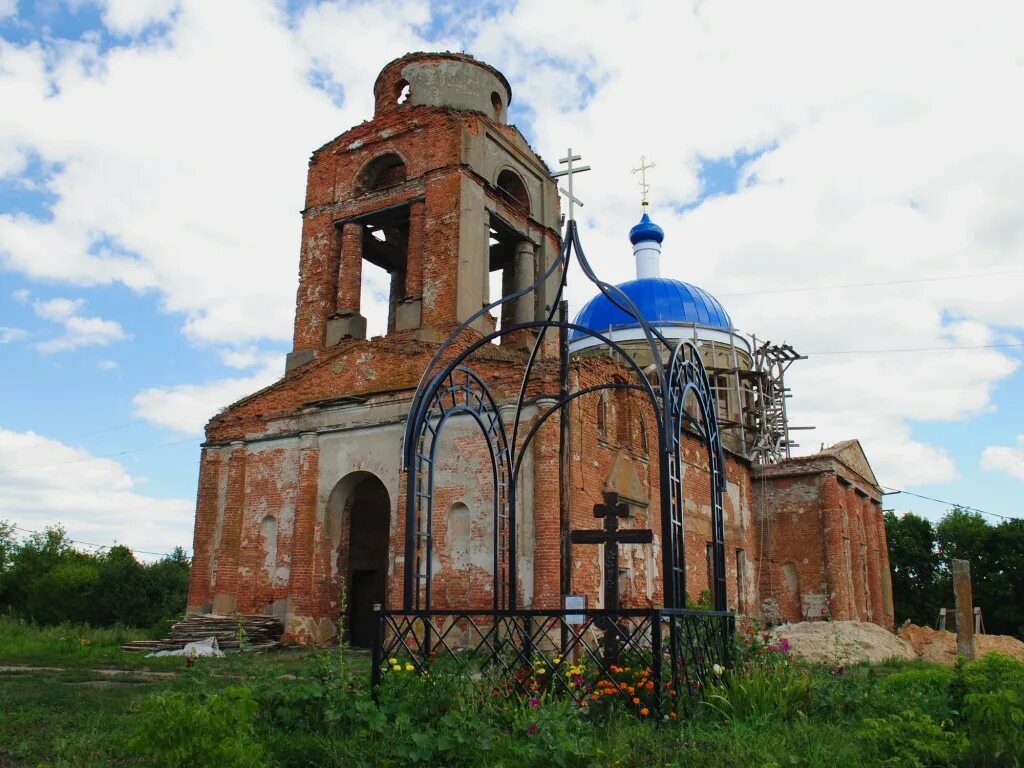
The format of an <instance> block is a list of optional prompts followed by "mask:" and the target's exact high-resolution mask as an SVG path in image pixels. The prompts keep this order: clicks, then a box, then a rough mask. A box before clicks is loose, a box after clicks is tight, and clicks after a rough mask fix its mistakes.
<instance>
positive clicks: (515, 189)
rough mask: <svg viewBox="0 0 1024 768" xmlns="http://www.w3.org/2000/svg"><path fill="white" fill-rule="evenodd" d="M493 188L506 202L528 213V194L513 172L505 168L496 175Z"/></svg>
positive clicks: (524, 185) (517, 175) (521, 181)
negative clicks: (496, 189) (496, 178)
mask: <svg viewBox="0 0 1024 768" xmlns="http://www.w3.org/2000/svg"><path fill="white" fill-rule="evenodd" d="M495 186H496V187H497V188H498V193H499V194H500V195H501V197H503V198H504V199H505V201H506V202H509V203H512V205H513V206H514V207H517V208H521V209H523V210H525V212H526V213H529V212H530V193H529V192H527V191H526V184H524V183H523V180H522V179H521V178H520V177H519V174H517V173H516V172H515V171H510V170H508V169H507V168H506V169H505V170H503V171H502V172H501V173H499V174H498V180H497V182H496V184H495Z"/></svg>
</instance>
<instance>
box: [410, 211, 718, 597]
mask: <svg viewBox="0 0 1024 768" xmlns="http://www.w3.org/2000/svg"><path fill="white" fill-rule="evenodd" d="M574 256H575V258H576V260H577V263H578V264H579V266H580V268H581V270H582V271H583V274H584V275H585V276H586V277H587V279H588V280H589V281H590V282H592V283H593V284H594V285H595V286H596V287H597V288H598V290H599V291H600V292H601V293H602V294H603V295H604V296H605V297H607V298H608V300H609V301H611V302H612V304H613V305H614V306H616V307H618V308H619V309H621V310H622V311H623V312H625V313H626V314H627V315H629V316H630V317H631V318H632V319H633V320H634V321H635V322H636V324H637V326H638V327H639V328H640V329H641V330H642V332H643V336H644V340H645V344H646V347H647V349H648V351H649V353H650V356H651V360H653V361H662V364H659V365H654V366H652V369H653V370H651V369H649V370H648V371H645V370H644V369H643V368H641V367H640V365H639V364H638V363H637V362H636V361H635V360H634V359H633V357H632V356H631V355H629V354H628V353H627V352H626V350H625V349H624V348H623V347H622V346H621V345H620V344H618V343H617V342H615V341H614V340H613V339H611V338H609V336H607V335H605V334H602V333H599V332H597V331H594V330H592V329H590V328H586V327H584V326H580V325H577V324H575V323H572V322H568V321H566V320H560V319H556V313H557V311H558V306H559V303H560V302H561V299H562V296H563V294H564V291H565V286H566V275H567V274H568V267H569V264H570V263H571V261H572V259H573V257H574ZM556 273H557V274H558V276H559V278H560V279H559V283H558V289H557V291H556V294H555V296H554V299H553V300H552V301H551V302H550V304H548V306H547V309H546V312H545V315H544V317H543V319H540V320H533V321H528V322H521V323H516V324H512V325H508V326H503V327H501V328H500V329H498V330H496V331H494V332H492V333H488V334H484V335H480V334H479V333H478V332H477V331H475V330H472V325H473V323H474V322H475V321H476V320H478V319H479V318H481V317H482V316H484V315H485V314H486V313H488V312H490V311H491V310H493V309H495V308H498V307H500V306H502V305H503V304H506V303H508V302H513V301H518V300H519V299H521V298H522V297H524V296H527V295H529V294H536V293H539V292H540V290H541V289H542V287H543V286H544V285H546V284H547V283H548V281H549V280H550V279H551V278H553V277H554V276H555V275H556ZM523 331H529V332H531V333H533V334H535V338H534V339H533V343H532V344H531V347H530V351H529V354H528V356H527V360H526V363H525V366H524V369H523V373H522V376H521V377H520V381H519V386H518V393H517V396H516V397H515V398H514V399H512V400H509V401H507V402H506V403H505V405H506V408H510V407H511V406H514V411H513V413H512V416H511V418H510V420H509V422H508V423H507V424H506V422H505V420H504V419H503V418H502V415H501V411H500V409H499V407H498V406H499V402H498V398H496V397H495V396H494V394H493V393H492V392H491V390H490V389H489V387H488V385H487V383H486V382H485V381H484V379H483V378H482V377H481V376H479V375H478V374H477V373H475V372H474V371H473V370H472V368H471V367H470V365H469V361H470V358H471V357H472V356H473V354H474V353H475V352H477V350H479V349H481V348H483V347H485V346H486V345H489V344H490V343H491V342H492V341H494V340H495V339H499V338H501V337H503V336H506V335H509V334H513V333H521V332H523ZM568 331H575V332H577V333H578V334H580V335H583V336H587V337H591V338H595V339H597V340H598V341H600V342H601V344H603V345H604V346H605V347H607V348H608V349H609V350H611V351H612V352H615V353H616V354H617V356H618V358H619V359H620V360H621V361H622V363H623V365H624V366H625V368H626V369H627V370H628V371H629V373H630V374H631V376H632V377H633V378H634V381H633V382H628V383H607V384H602V385H598V386H594V387H588V388H585V389H582V390H578V391H576V392H569V390H568V383H567V382H566V381H562V387H561V392H560V395H559V397H557V398H553V399H554V404H553V405H550V406H548V407H547V408H546V409H543V410H542V411H538V413H537V415H536V419H535V420H534V422H533V423H532V424H530V425H529V426H528V427H527V425H526V424H525V423H524V421H525V420H524V418H523V416H524V407H526V406H527V405H529V404H530V403H529V401H528V398H527V391H528V387H529V385H530V382H531V380H532V377H533V374H534V372H535V369H536V365H537V360H538V357H539V355H540V349H541V345H542V343H543V342H544V340H545V337H546V335H547V334H548V333H549V332H559V333H561V332H568ZM467 340H468V343H467ZM456 345H458V347H459V349H460V351H458V352H455V349H456ZM665 361H667V362H665ZM565 375H566V374H565V366H563V374H562V376H563V378H564V376H565ZM607 389H620V390H622V389H625V390H632V391H638V392H641V393H642V394H643V395H644V396H645V399H646V401H647V402H648V403H649V405H650V407H651V408H652V410H653V413H654V414H655V416H656V417H657V422H658V430H657V438H658V462H659V468H660V473H659V474H660V487H659V497H660V522H661V529H662V539H663V546H662V588H663V594H664V605H665V608H667V609H672V610H675V609H684V608H685V606H686V578H685V555H686V551H685V536H684V532H685V526H684V504H683V477H682V474H683V473H682V471H681V469H682V443H683V439H684V438H683V435H684V433H689V434H695V435H696V436H697V437H699V438H700V439H701V440H702V442H703V443H704V445H705V448H706V450H707V457H708V469H709V478H710V494H711V500H712V538H713V542H712V543H713V560H714V576H713V582H714V590H713V592H714V603H715V606H714V607H715V609H716V610H717V611H724V610H725V608H726V590H725V542H724V516H723V504H722V497H723V493H724V490H725V483H726V479H725V458H724V456H725V454H724V451H723V449H722V443H721V436H720V434H719V431H718V420H717V414H716V404H715V399H714V396H713V390H712V388H711V385H710V382H709V379H708V376H707V372H706V370H705V369H704V365H703V363H702V361H701V358H700V352H699V350H698V348H697V347H696V346H695V345H694V344H693V342H691V341H688V340H684V341H682V342H680V343H678V344H674V343H673V342H672V341H670V340H669V339H668V338H666V337H665V336H664V334H663V333H662V332H661V331H660V330H659V329H658V328H655V327H653V326H652V325H651V324H650V323H649V322H648V321H647V320H646V319H645V318H644V317H643V315H642V314H641V313H640V311H639V309H638V308H637V306H636V305H635V304H634V303H633V301H632V300H631V299H630V298H629V297H628V296H627V295H626V294H625V293H623V292H622V291H621V290H620V289H619V288H617V287H616V286H614V285H611V284H609V283H606V282H604V281H602V280H601V279H600V278H599V277H598V276H597V275H596V274H595V272H594V270H593V269H592V267H591V265H590V263H589V262H588V261H587V258H586V255H585V254H584V251H583V247H582V245H581V243H580V238H579V231H578V228H577V224H576V221H575V220H572V219H570V220H569V221H568V223H567V224H566V230H565V234H564V237H563V239H562V248H561V251H560V254H559V258H558V259H555V260H552V262H551V264H550V265H549V266H548V267H547V269H545V270H544V271H543V273H541V274H540V275H539V276H538V277H537V279H536V281H535V282H534V283H533V284H532V285H530V286H528V287H526V288H522V289H520V290H518V291H515V292H512V293H510V294H508V295H505V296H502V297H501V298H499V299H498V300H497V301H494V302H491V303H490V304H487V305H485V306H483V307H482V308H481V309H480V310H479V311H478V312H476V313H474V314H473V315H471V316H470V317H469V318H467V319H466V320H465V321H464V322H463V323H462V324H461V325H460V326H458V327H457V328H456V329H455V330H454V331H452V333H451V334H450V335H449V336H448V337H447V339H446V340H445V341H444V342H443V343H442V344H441V345H440V346H439V347H438V349H437V351H436V352H435V353H434V355H433V357H432V358H431V360H430V362H429V363H428V365H427V368H426V370H425V371H424V373H423V375H422V377H421V379H420V382H419V385H418V386H417V389H416V392H415V394H414V396H413V399H412V403H411V407H410V411H409V418H408V420H407V422H406V426H405V437H404V443H403V445H404V448H403V469H404V471H405V472H406V498H405V515H406V541H405V583H404V604H405V610H406V611H413V610H430V609H431V604H430V598H431V588H430V582H431V578H432V575H433V574H432V563H431V561H432V555H433V549H432V548H433V538H432V530H433V527H432V526H433V523H432V519H431V518H432V516H433V489H434V467H435V458H436V457H435V450H436V446H437V444H438V436H439V435H440V432H441V430H442V428H443V427H444V425H445V424H446V423H447V421H448V420H449V419H450V418H451V417H452V416H454V415H457V414H468V415H470V416H471V417H472V418H473V419H475V420H476V422H477V424H478V425H479V426H480V429H481V431H482V433H483V435H484V438H485V440H486V441H487V444H488V450H489V455H490V462H491V471H492V490H493V492H494V497H493V498H494V502H493V505H492V515H493V519H492V522H493V531H494V536H493V539H494V560H493V573H492V579H493V584H492V586H493V595H494V609H495V610H515V609H516V608H517V592H518V589H517V574H516V545H517V528H516V521H517V499H516V488H517V485H518V480H519V474H520V472H521V470H522V467H523V458H524V456H525V455H526V449H527V448H528V447H529V446H530V445H531V443H532V441H533V439H534V438H535V437H536V435H537V434H538V432H539V430H540V428H541V426H542V425H543V424H544V423H545V422H547V421H548V420H549V419H550V417H551V416H553V415H554V414H555V413H559V412H561V413H562V414H563V416H564V414H565V412H566V411H565V409H566V407H567V406H568V404H569V403H570V402H572V401H573V400H575V399H577V398H579V397H581V396H583V395H586V394H590V393H592V392H596V391H601V390H607ZM690 395H692V396H693V397H694V398H695V400H696V402H697V404H698V409H697V410H698V418H694V417H693V416H691V415H690V414H688V412H687V411H686V408H685V401H686V399H687V398H688V397H689V396H690ZM460 397H461V398H462V400H461V401H460V399H459V398H460ZM521 432H523V433H524V434H523V436H522V438H520V433H521ZM665 542H667V545H666V543H665Z"/></svg>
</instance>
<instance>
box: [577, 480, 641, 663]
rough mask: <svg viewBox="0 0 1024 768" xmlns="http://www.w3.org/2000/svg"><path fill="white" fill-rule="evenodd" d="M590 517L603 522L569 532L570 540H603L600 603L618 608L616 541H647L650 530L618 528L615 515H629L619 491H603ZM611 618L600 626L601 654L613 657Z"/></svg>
mask: <svg viewBox="0 0 1024 768" xmlns="http://www.w3.org/2000/svg"><path fill="white" fill-rule="evenodd" d="M594 517H598V518H602V517H603V518H604V526H603V527H602V528H601V529H598V530H582V531H573V532H572V543H573V544H604V607H605V608H606V609H607V610H612V611H614V610H618V608H619V545H620V544H650V543H651V542H652V541H654V532H653V531H651V530H650V529H649V528H627V529H625V530H619V518H620V517H629V505H628V504H626V503H624V502H620V501H619V494H617V493H615V492H613V491H605V494H604V504H595V505H594ZM613 624H614V619H612V620H610V621H609V622H607V623H606V625H605V627H604V629H605V633H604V637H605V642H604V646H605V658H607V659H611V658H614V656H615V655H616V651H617V643H616V642H615V633H614V632H612V631H611V627H612V625H613Z"/></svg>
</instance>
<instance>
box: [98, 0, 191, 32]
mask: <svg viewBox="0 0 1024 768" xmlns="http://www.w3.org/2000/svg"><path fill="white" fill-rule="evenodd" d="M99 5H101V6H103V21H104V23H105V24H106V25H107V27H109V28H110V29H111V30H112V31H114V32H120V33H122V34H133V33H136V32H141V31H142V30H143V29H145V28H146V27H148V26H149V25H150V24H153V23H156V22H161V21H166V20H167V19H168V18H169V17H170V15H171V14H172V13H173V12H174V11H175V10H177V8H178V2H177V0H101V2H100V3H99Z"/></svg>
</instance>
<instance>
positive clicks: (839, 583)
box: [821, 475, 851, 619]
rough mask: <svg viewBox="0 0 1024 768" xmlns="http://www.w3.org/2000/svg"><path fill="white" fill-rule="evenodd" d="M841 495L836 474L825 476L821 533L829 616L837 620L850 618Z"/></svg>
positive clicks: (822, 492) (822, 490) (841, 491)
mask: <svg viewBox="0 0 1024 768" xmlns="http://www.w3.org/2000/svg"><path fill="white" fill-rule="evenodd" d="M843 496H844V494H843V490H842V488H840V487H839V480H838V479H837V478H836V476H835V475H828V476H826V477H825V478H824V479H823V481H822V487H821V524H822V531H821V533H822V541H823V543H824V545H825V578H826V583H827V589H828V592H829V593H830V594H829V596H830V597H831V598H832V615H833V616H834V617H836V618H840V619H846V618H849V617H850V613H851V610H850V609H851V606H850V595H849V590H848V589H847V581H848V579H847V574H846V563H845V555H844V552H845V549H844V546H843V538H844V536H843V521H842V503H843Z"/></svg>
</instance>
